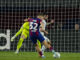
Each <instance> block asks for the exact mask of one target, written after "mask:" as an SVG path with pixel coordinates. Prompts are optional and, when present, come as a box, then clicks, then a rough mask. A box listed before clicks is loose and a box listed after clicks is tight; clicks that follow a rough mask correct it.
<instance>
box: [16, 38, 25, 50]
mask: <svg viewBox="0 0 80 60" xmlns="http://www.w3.org/2000/svg"><path fill="white" fill-rule="evenodd" d="M23 41H24V39H23V38H20V40H19V42H18V44H17V50H19V49H20V48H21V46H22V43H23Z"/></svg>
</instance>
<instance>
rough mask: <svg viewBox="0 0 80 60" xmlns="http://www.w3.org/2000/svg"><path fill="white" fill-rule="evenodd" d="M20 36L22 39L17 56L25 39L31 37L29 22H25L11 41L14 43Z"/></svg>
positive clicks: (18, 45)
mask: <svg viewBox="0 0 80 60" xmlns="http://www.w3.org/2000/svg"><path fill="white" fill-rule="evenodd" d="M28 19H30V18H28ZM25 20H27V19H25ZM25 20H24V21H25ZM20 34H21V37H20V39H19V42H18V44H17V49H16V52H15V53H16V54H17V53H19V49H20V48H21V46H22V43H23V41H24V39H27V37H28V36H29V22H25V23H24V24H23V25H22V27H21V28H20V30H19V31H18V32H17V33H16V34H15V35H14V36H13V37H12V38H11V41H14V39H15V38H16V37H17V36H18V35H20Z"/></svg>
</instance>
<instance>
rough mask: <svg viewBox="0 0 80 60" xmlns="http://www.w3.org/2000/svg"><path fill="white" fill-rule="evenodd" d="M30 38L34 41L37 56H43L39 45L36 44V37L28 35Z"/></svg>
mask: <svg viewBox="0 0 80 60" xmlns="http://www.w3.org/2000/svg"><path fill="white" fill-rule="evenodd" d="M30 40H32V42H33V43H34V45H35V48H36V50H37V52H38V53H39V56H40V57H42V58H44V55H43V54H42V51H41V49H40V48H39V45H38V44H37V38H35V37H34V36H30Z"/></svg>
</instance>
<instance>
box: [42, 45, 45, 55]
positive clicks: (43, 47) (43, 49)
mask: <svg viewBox="0 0 80 60" xmlns="http://www.w3.org/2000/svg"><path fill="white" fill-rule="evenodd" d="M45 49H46V47H45V46H44V45H43V46H42V53H43V54H44V51H45Z"/></svg>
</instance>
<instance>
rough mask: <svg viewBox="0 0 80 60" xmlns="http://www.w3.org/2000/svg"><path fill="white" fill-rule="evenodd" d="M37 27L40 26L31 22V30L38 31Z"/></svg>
mask: <svg viewBox="0 0 80 60" xmlns="http://www.w3.org/2000/svg"><path fill="white" fill-rule="evenodd" d="M37 26H38V24H37V23H33V22H30V29H31V30H34V31H36V30H37Z"/></svg>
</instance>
